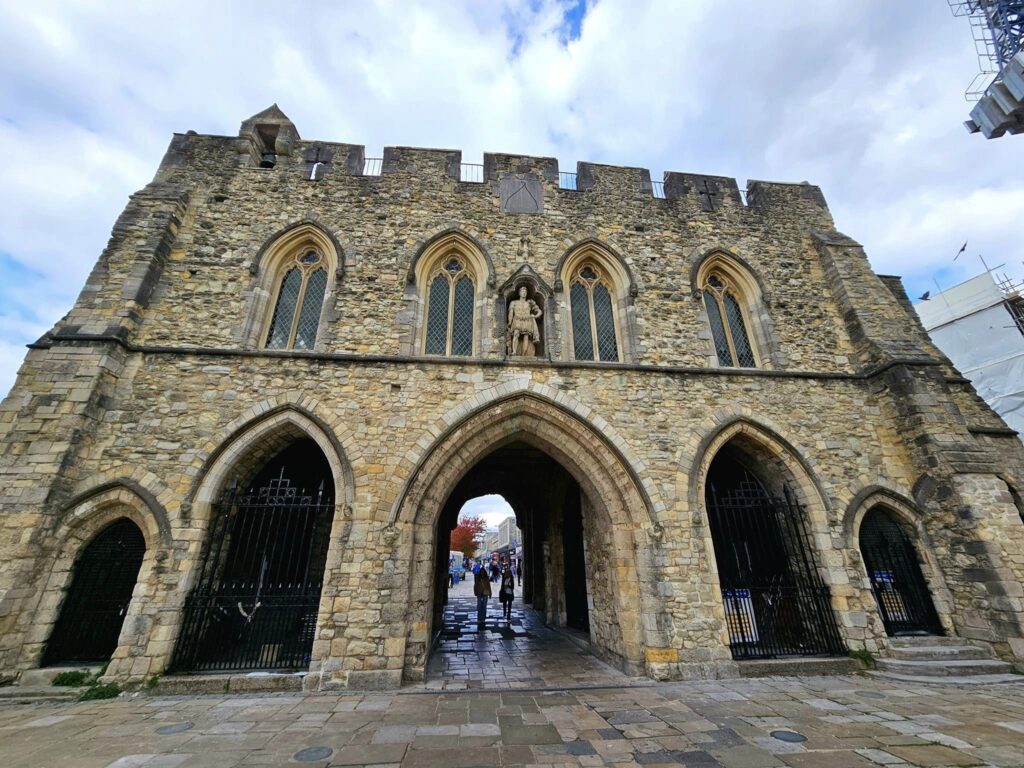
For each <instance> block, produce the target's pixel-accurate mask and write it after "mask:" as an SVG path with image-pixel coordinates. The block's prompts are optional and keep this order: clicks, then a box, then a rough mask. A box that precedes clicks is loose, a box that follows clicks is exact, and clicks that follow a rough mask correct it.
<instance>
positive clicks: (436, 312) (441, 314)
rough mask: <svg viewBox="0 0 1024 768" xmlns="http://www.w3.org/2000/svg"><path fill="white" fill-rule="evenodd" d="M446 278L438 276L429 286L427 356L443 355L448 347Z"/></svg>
mask: <svg viewBox="0 0 1024 768" xmlns="http://www.w3.org/2000/svg"><path fill="white" fill-rule="evenodd" d="M448 285H449V284H448V278H447V277H445V276H444V275H438V276H437V277H435V278H434V282H432V283H431V284H430V297H429V298H428V300H427V345H426V353H427V354H428V355H443V354H444V353H445V352H446V351H447V347H448Z"/></svg>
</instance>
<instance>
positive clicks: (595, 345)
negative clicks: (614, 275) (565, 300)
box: [569, 261, 619, 362]
mask: <svg viewBox="0 0 1024 768" xmlns="http://www.w3.org/2000/svg"><path fill="white" fill-rule="evenodd" d="M611 288H612V286H611V281H610V280H609V279H608V276H607V275H606V274H605V273H604V272H603V271H602V270H601V268H600V267H599V266H597V265H596V264H594V263H593V262H589V261H588V262H584V263H583V264H581V265H580V267H579V268H578V269H577V270H576V271H575V272H574V273H573V275H572V281H571V282H570V284H569V305H570V314H571V315H572V343H573V356H574V357H575V358H576V359H577V360H602V361H611V362H618V360H619V343H618V335H617V332H616V322H615V301H614V298H613V294H612V290H611Z"/></svg>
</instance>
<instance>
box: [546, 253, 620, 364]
mask: <svg viewBox="0 0 1024 768" xmlns="http://www.w3.org/2000/svg"><path fill="white" fill-rule="evenodd" d="M556 274H557V279H556V282H555V290H556V291H558V292H560V299H559V310H560V312H559V315H560V318H561V325H562V328H561V337H562V358H563V359H565V360H580V361H586V360H591V361H598V362H632V360H633V359H634V350H635V348H636V343H635V339H636V333H635V308H634V306H633V299H634V297H635V296H636V295H637V293H638V291H637V288H636V283H635V281H634V280H633V276H632V274H631V273H630V271H629V267H628V266H627V265H626V264H625V262H624V261H623V260H622V258H621V257H620V256H619V255H618V254H617V253H615V252H614V251H612V250H611V249H610V248H608V247H606V246H605V245H604V244H602V243H600V242H598V241H596V240H592V239H588V240H585V241H583V242H582V243H579V244H577V245H576V246H574V247H573V248H571V249H570V250H569V251H568V252H567V253H566V254H565V256H563V257H562V259H561V261H560V263H559V266H558V272H557V273H556Z"/></svg>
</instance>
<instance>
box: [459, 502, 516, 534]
mask: <svg viewBox="0 0 1024 768" xmlns="http://www.w3.org/2000/svg"><path fill="white" fill-rule="evenodd" d="M463 517H480V518H483V520H484V522H485V523H487V527H488V528H497V527H498V523H500V522H501V521H502V520H504V519H505V518H508V517H515V512H514V511H513V510H512V507H511V506H510V505H509V503H508V502H507V501H505V497H504V496H498V495H497V494H489V495H487V496H477V497H476V498H475V499H470V500H469V501H467V502H466V503H465V504H463V505H462V509H460V510H459V519H462V518H463Z"/></svg>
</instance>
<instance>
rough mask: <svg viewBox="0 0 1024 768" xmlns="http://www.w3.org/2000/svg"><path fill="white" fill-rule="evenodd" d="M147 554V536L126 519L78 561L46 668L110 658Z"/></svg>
mask: <svg viewBox="0 0 1024 768" xmlns="http://www.w3.org/2000/svg"><path fill="white" fill-rule="evenodd" d="M145 553H146V541H145V539H144V538H143V536H142V531H140V530H139V528H138V526H137V525H135V523H133V522H132V521H131V520H126V519H121V520H118V521H116V522H114V523H111V524H110V525H109V526H107V527H106V528H104V529H103V530H102V531H100V532H99V533H98V534H97V535H96V536H95V537H94V538H93V540H92V541H90V542H89V544H88V545H87V546H86V547H85V549H83V550H82V553H81V554H80V555H79V556H78V559H77V560H76V561H75V566H74V569H73V571H72V574H71V584H70V586H69V587H68V591H67V596H66V597H65V598H64V604H63V605H62V606H61V610H60V616H59V617H58V618H57V623H56V624H55V625H54V627H53V632H52V633H51V634H50V639H49V641H48V642H47V643H46V650H45V652H44V653H43V661H42V664H43V666H54V665H57V664H65V663H68V662H76V663H81V662H97V661H107V660H108V659H109V658H110V656H111V655H112V654H113V653H114V650H115V649H116V648H117V638H118V636H119V635H120V634H121V625H122V624H124V617H125V614H126V613H127V611H128V604H129V603H130V602H131V599H132V592H133V591H134V589H135V582H136V580H137V579H138V577H139V568H141V567H142V558H143V556H144V555H145Z"/></svg>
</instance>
